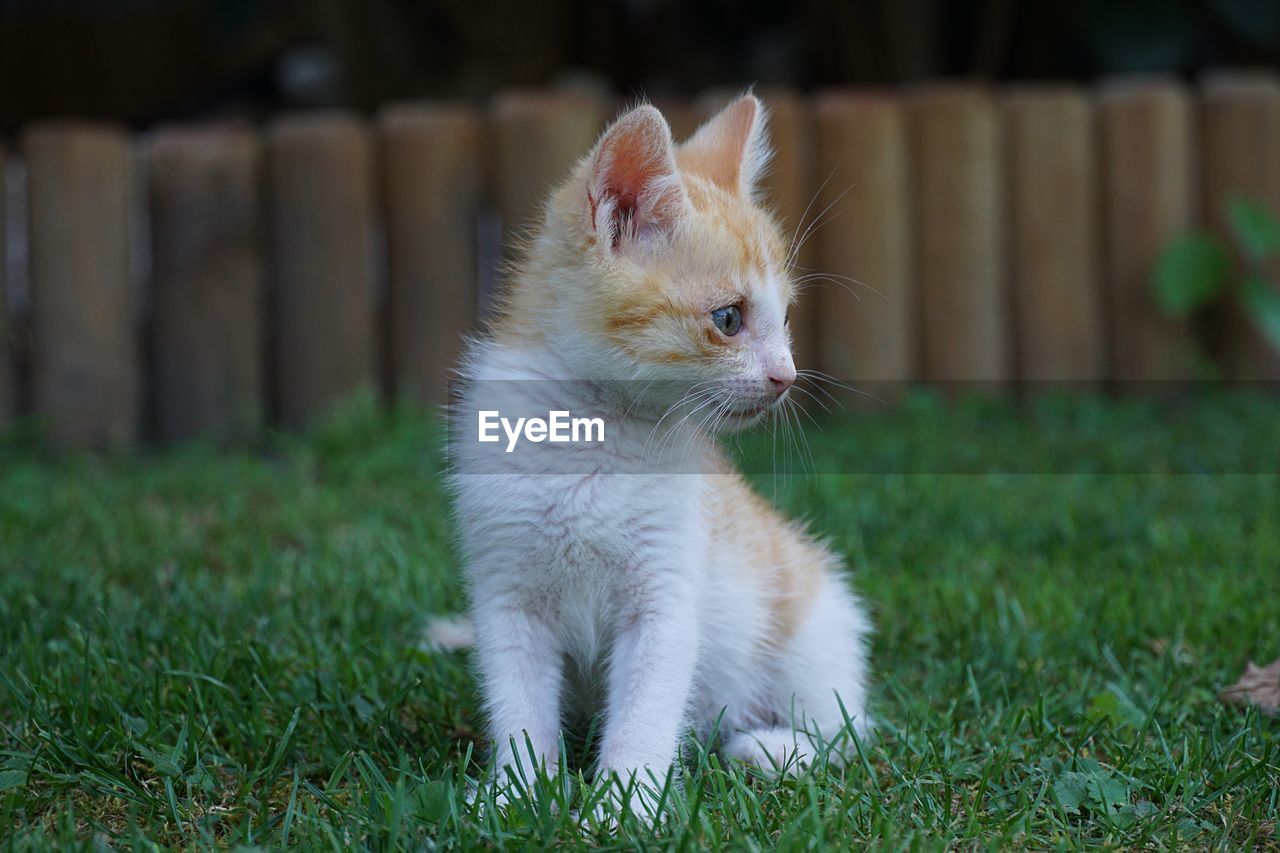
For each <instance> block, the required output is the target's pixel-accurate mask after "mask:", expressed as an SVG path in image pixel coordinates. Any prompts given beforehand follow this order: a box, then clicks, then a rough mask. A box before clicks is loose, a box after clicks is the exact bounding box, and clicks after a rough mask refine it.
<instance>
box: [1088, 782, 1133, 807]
mask: <svg viewBox="0 0 1280 853" xmlns="http://www.w3.org/2000/svg"><path fill="white" fill-rule="evenodd" d="M1089 798H1090V799H1091V800H1092V801H1093V802H1094V803H1095V804H1096V805H1097V806H1098V807H1099V809H1098V810H1099V811H1104V812H1108V813H1110V812H1114V811H1115V810H1116V809H1119V808H1120V807H1121V806H1127V805H1129V786H1128V784H1126V783H1125V781H1124V780H1123V779H1121V778H1120V777H1119V776H1116V775H1114V774H1104V773H1095V774H1093V775H1091V776H1090V777H1089Z"/></svg>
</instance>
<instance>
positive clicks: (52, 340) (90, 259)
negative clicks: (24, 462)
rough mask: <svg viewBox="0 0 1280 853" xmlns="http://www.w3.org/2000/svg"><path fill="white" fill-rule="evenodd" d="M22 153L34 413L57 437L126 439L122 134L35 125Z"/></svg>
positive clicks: (109, 443) (125, 162) (131, 424)
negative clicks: (29, 272)
mask: <svg viewBox="0 0 1280 853" xmlns="http://www.w3.org/2000/svg"><path fill="white" fill-rule="evenodd" d="M23 152H24V154H25V156H26V161H27V174H28V185H27V188H28V207H29V217H28V222H29V257H30V268H31V320H32V342H33V353H32V362H33V363H32V367H33V376H32V380H33V381H32V385H33V397H34V401H33V402H34V409H35V413H36V414H37V415H38V416H40V417H42V418H45V419H47V421H48V423H49V427H50V430H51V432H50V435H51V438H52V440H53V441H54V442H55V443H57V444H60V445H75V446H92V447H114V446H119V445H123V444H127V443H129V442H132V441H133V440H134V439H136V438H137V434H138V420H139V419H138V414H139V411H138V410H139V378H138V372H139V369H138V347H137V335H136V332H137V323H136V320H137V318H136V311H135V306H136V304H137V297H136V293H135V288H134V282H133V280H132V277H131V275H130V263H129V250H130V245H129V237H130V220H131V217H132V213H133V211H132V208H131V204H130V199H131V197H132V180H133V168H132V160H131V151H130V145H129V140H128V137H127V136H126V135H125V133H124V132H123V131H121V130H118V129H115V128H110V127H98V126H90V125H80V124H71V123H51V124H41V125H36V126H34V127H32V128H31V129H30V130H28V131H27V133H26V134H25V136H24V138H23Z"/></svg>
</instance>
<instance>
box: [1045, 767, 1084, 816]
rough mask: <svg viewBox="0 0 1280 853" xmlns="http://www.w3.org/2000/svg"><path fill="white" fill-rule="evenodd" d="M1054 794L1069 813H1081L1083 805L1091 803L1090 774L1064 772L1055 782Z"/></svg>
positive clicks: (1063, 808) (1059, 803)
mask: <svg viewBox="0 0 1280 853" xmlns="http://www.w3.org/2000/svg"><path fill="white" fill-rule="evenodd" d="M1053 795H1054V797H1056V798H1057V800H1058V805H1060V806H1062V810H1063V811H1065V812H1066V813H1067V814H1080V809H1081V807H1087V806H1088V805H1089V775H1088V774H1087V773H1075V772H1067V773H1063V774H1062V776H1061V777H1060V778H1059V779H1058V781H1057V782H1054V783H1053Z"/></svg>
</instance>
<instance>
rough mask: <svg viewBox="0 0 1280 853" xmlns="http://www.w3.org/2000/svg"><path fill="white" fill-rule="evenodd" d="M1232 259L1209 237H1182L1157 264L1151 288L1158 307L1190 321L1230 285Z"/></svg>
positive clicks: (1165, 252) (1212, 237)
mask: <svg viewBox="0 0 1280 853" xmlns="http://www.w3.org/2000/svg"><path fill="white" fill-rule="evenodd" d="M1230 267H1231V260H1230V256H1229V255H1228V253H1227V249H1226V247H1225V246H1223V245H1222V243H1221V242H1220V241H1219V240H1218V239H1217V238H1216V237H1214V236H1212V235H1210V234H1200V233H1191V234H1187V235H1185V236H1183V237H1179V238H1178V239H1177V240H1175V241H1174V242H1173V243H1171V244H1169V246H1168V247H1167V248H1166V249H1165V250H1164V251H1163V252H1162V253H1161V254H1160V257H1159V258H1158V259H1157V260H1156V269H1155V274H1154V276H1153V278H1152V287H1153V289H1154V291H1155V298H1156V303H1157V304H1158V305H1159V306H1160V309H1161V310H1162V311H1164V313H1165V314H1167V315H1169V316H1170V317H1177V318H1183V317H1188V316H1190V315H1191V314H1193V313H1194V312H1196V311H1197V310H1199V309H1201V308H1204V307H1205V306H1207V305H1209V304H1210V303H1211V302H1213V300H1214V299H1216V298H1217V297H1218V296H1219V295H1220V294H1221V293H1222V290H1223V288H1224V287H1225V286H1226V283H1227V273H1228V272H1229V270H1230Z"/></svg>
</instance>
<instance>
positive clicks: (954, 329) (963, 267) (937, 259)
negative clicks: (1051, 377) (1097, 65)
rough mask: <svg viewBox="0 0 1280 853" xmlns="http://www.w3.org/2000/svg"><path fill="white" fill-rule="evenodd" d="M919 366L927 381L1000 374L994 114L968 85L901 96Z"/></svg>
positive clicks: (1002, 311)
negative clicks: (908, 139) (911, 193)
mask: <svg viewBox="0 0 1280 853" xmlns="http://www.w3.org/2000/svg"><path fill="white" fill-rule="evenodd" d="M911 135H912V149H913V164H914V172H913V179H914V184H915V199H914V200H915V207H914V211H915V221H916V231H915V239H916V243H915V245H916V247H917V249H918V262H917V263H918V266H917V273H918V279H917V281H918V288H919V290H918V293H919V297H918V305H919V310H920V319H921V324H920V345H921V349H920V353H921V368H922V370H923V373H924V376H925V378H926V379H929V380H933V381H944V382H945V381H970V382H972V381H977V382H982V383H986V384H997V385H998V384H1002V383H1003V382H1004V381H1005V380H1007V379H1008V378H1009V376H1010V368H1009V356H1010V346H1009V330H1010V324H1009V320H1008V300H1007V298H1006V286H1005V252H1004V238H1005V218H1004V186H1003V169H1002V166H1003V162H1002V161H1003V158H1002V156H1001V147H1002V146H1001V134H1000V122H999V116H998V113H997V110H996V107H995V104H994V102H993V101H992V99H991V97H990V95H989V94H988V92H987V91H986V90H985V89H983V88H981V87H977V86H967V85H948V84H939V85H931V86H924V87H921V88H919V89H917V90H916V91H915V92H914V94H913V95H912V98H911Z"/></svg>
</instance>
